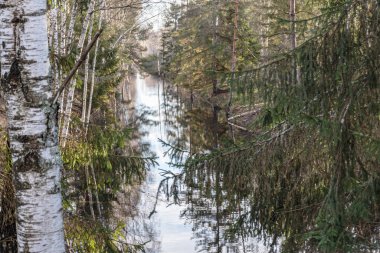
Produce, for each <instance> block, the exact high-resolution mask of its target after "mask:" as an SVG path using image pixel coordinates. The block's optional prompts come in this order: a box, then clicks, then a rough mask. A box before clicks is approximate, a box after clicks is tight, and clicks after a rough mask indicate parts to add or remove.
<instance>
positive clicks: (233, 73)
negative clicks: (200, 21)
mask: <svg viewBox="0 0 380 253" xmlns="http://www.w3.org/2000/svg"><path fill="white" fill-rule="evenodd" d="M234 7H235V14H234V23H233V25H234V29H233V31H234V32H233V37H232V54H231V55H232V57H231V73H232V78H231V84H230V93H229V98H228V105H227V109H226V118H227V119H228V118H229V116H230V110H231V105H232V84H233V82H235V71H236V58H237V57H236V42H237V32H238V17H239V0H235V6H234ZM231 129H232V128H231Z"/></svg>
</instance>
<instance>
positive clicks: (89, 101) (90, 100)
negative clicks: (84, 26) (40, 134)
mask: <svg viewBox="0 0 380 253" xmlns="http://www.w3.org/2000/svg"><path fill="white" fill-rule="evenodd" d="M101 2H102V3H101V8H102V9H103V8H104V7H105V6H106V1H105V0H101ZM103 15H104V11H103V10H101V11H100V13H99V23H98V26H99V28H98V29H99V30H100V29H102V22H103ZM98 50H99V39H98V40H97V41H96V45H95V52H94V58H93V60H92V73H91V87H90V94H89V98H88V108H87V114H86V122H85V125H86V127H85V129H86V130H85V132H86V134H87V131H88V124H89V123H90V116H91V110H92V97H93V95H94V87H95V71H96V60H97V56H98Z"/></svg>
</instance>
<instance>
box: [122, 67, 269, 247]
mask: <svg viewBox="0 0 380 253" xmlns="http://www.w3.org/2000/svg"><path fill="white" fill-rule="evenodd" d="M125 89H126V91H125V93H127V96H128V97H129V98H130V100H131V101H132V106H130V110H128V112H127V115H126V116H125V118H126V121H133V120H136V119H138V120H139V131H140V132H141V138H140V144H139V145H142V146H146V147H148V150H149V152H150V153H153V154H154V155H156V156H157V162H158V164H159V165H158V166H156V167H155V168H152V169H151V170H150V171H149V172H148V175H147V179H146V181H145V182H144V183H143V185H142V186H141V188H140V189H139V191H140V192H141V194H140V200H139V204H138V207H137V208H138V212H137V213H138V215H137V216H136V217H134V218H131V220H129V221H128V231H129V234H130V235H131V234H133V236H130V240H131V241H134V242H136V241H138V242H140V243H142V242H146V245H145V249H146V251H147V252H154V253H158V252H162V253H180V252H181V253H193V252H218V253H219V252H220V253H224V252H228V253H238V252H243V253H246V252H256V253H259V252H267V251H266V248H265V247H264V246H263V245H262V244H261V243H260V242H258V241H257V240H256V239H253V238H251V239H247V238H245V239H244V240H243V239H241V238H240V237H239V235H237V236H236V238H235V239H231V240H225V239H223V233H224V230H225V227H227V225H226V224H225V223H224V224H222V222H221V221H219V220H218V219H217V218H216V217H218V215H217V214H216V212H218V209H217V208H216V207H215V203H213V202H214V201H213V200H207V199H201V201H199V199H198V200H197V201H194V203H192V199H193V198H190V197H189V194H186V192H187V191H186V187H185V186H183V185H181V186H180V188H179V189H178V191H179V193H180V194H179V202H178V203H176V204H173V200H172V199H170V198H166V196H165V194H159V198H158V201H157V207H156V213H154V215H152V217H151V218H149V217H148V216H149V214H150V213H151V211H152V210H153V209H154V203H155V201H156V194H157V189H158V187H159V185H160V182H161V180H162V179H163V177H162V175H161V174H162V172H163V171H169V170H170V171H171V172H173V173H179V172H180V170H179V169H177V168H174V167H172V166H170V165H169V164H170V162H171V161H170V158H169V157H168V156H166V155H165V152H166V151H167V150H168V147H167V146H165V145H163V144H162V141H164V142H166V143H170V144H172V145H176V146H180V147H181V148H182V149H186V150H191V149H192V150H195V151H202V150H206V149H208V147H210V146H212V145H214V144H213V143H215V138H214V137H213V136H212V135H211V134H210V129H208V127H209V125H210V124H209V122H210V121H211V120H212V117H213V116H212V112H208V111H207V109H202V110H196V109H193V108H191V110H190V107H192V106H189V104H188V103H187V102H184V100H183V99H181V98H180V96H179V95H178V94H175V93H173V92H168V89H169V88H168V85H166V84H165V83H164V82H163V81H162V80H160V79H157V78H154V77H151V76H148V77H143V76H141V75H139V74H137V77H136V79H135V81H134V82H131V84H129V86H126V87H125ZM132 112H133V113H132ZM218 131H219V132H220V131H223V129H222V130H218ZM160 140H162V141H160ZM168 191H170V186H169V188H168ZM200 203H201V204H200Z"/></svg>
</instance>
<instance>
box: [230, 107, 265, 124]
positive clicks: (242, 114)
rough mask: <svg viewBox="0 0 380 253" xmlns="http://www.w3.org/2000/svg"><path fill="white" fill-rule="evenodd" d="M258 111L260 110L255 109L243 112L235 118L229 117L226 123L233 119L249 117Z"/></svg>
mask: <svg viewBox="0 0 380 253" xmlns="http://www.w3.org/2000/svg"><path fill="white" fill-rule="evenodd" d="M260 110H261V109H256V110H253V111H249V112H243V113H241V114H238V115H235V116H232V117H229V118H228V121H230V120H233V119H236V118H240V117H243V116H247V115H251V114H257V113H258V112H260Z"/></svg>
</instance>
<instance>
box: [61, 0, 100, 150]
mask: <svg viewBox="0 0 380 253" xmlns="http://www.w3.org/2000/svg"><path fill="white" fill-rule="evenodd" d="M94 5H95V0H92V1H91V2H90V6H89V7H88V10H87V14H86V17H85V19H84V21H83V26H82V31H81V35H80V38H79V42H78V48H79V53H78V54H77V56H76V60H75V61H76V62H77V61H78V60H79V58H80V56H81V54H82V50H83V46H84V41H85V39H86V34H87V30H88V24H89V21H90V18H91V15H92V13H93V11H94ZM75 83H76V77H74V78H73V79H72V81H71V82H70V88H69V91H68V93H67V100H66V107H65V112H64V120H63V127H62V139H61V141H62V142H61V143H62V147H65V146H66V141H67V137H68V135H69V128H70V122H71V111H72V108H73V102H74V95H75Z"/></svg>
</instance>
